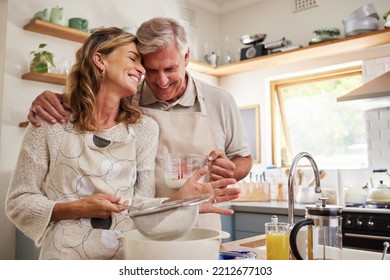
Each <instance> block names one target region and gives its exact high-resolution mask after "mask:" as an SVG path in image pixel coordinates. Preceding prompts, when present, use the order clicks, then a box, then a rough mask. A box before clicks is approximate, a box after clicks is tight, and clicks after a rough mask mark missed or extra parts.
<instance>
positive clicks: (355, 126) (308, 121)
mask: <svg viewBox="0 0 390 280" xmlns="http://www.w3.org/2000/svg"><path fill="white" fill-rule="evenodd" d="M360 85H362V75H361V70H360V67H359V68H356V69H353V71H351V70H350V69H349V70H348V71H345V70H344V71H343V70H339V71H336V72H332V73H326V74H325V73H322V74H316V75H314V76H313V75H312V76H310V77H309V76H308V77H300V78H299V79H294V80H290V81H278V82H275V83H274V86H273V88H274V92H273V94H274V95H275V96H274V100H275V102H273V104H274V106H275V107H274V108H273V112H274V118H273V130H274V136H275V137H274V143H273V144H274V153H276V155H275V156H274V161H276V162H274V163H275V164H277V165H282V166H283V165H289V164H291V162H292V160H293V157H294V156H295V155H296V154H298V153H299V152H303V151H305V152H308V153H310V154H311V155H313V157H314V158H315V160H316V162H317V164H318V165H319V166H321V168H335V169H336V168H362V167H367V165H368V156H367V144H366V139H367V138H366V128H365V121H364V111H362V110H358V109H354V108H352V107H350V106H348V104H346V103H343V102H337V98H338V97H340V96H342V95H344V94H347V93H348V92H350V91H352V90H353V89H355V88H357V87H359V86H360Z"/></svg>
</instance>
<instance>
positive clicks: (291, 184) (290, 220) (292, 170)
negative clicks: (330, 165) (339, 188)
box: [288, 152, 321, 227]
mask: <svg viewBox="0 0 390 280" xmlns="http://www.w3.org/2000/svg"><path fill="white" fill-rule="evenodd" d="M303 157H305V158H307V159H308V160H309V162H310V164H311V166H312V168H313V171H314V178H315V182H316V186H315V189H314V191H315V192H316V193H320V192H321V186H320V176H319V172H318V167H317V164H316V162H315V161H314V159H313V157H312V156H311V155H310V154H309V153H306V152H301V153H299V154H297V155H296V156H295V158H294V160H293V162H292V164H291V168H290V173H289V175H288V223H289V224H290V227H292V226H294V174H295V169H296V168H297V166H298V162H299V161H300V160H301V158H303Z"/></svg>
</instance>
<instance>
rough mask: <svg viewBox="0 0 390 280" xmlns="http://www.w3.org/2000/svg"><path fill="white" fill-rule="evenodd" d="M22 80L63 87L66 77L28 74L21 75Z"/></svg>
mask: <svg viewBox="0 0 390 280" xmlns="http://www.w3.org/2000/svg"><path fill="white" fill-rule="evenodd" d="M22 79H23V80H30V81H37V82H44V83H49V84H55V85H62V86H63V85H65V84H66V79H67V76H64V75H59V74H53V73H38V72H28V73H26V74H23V75H22Z"/></svg>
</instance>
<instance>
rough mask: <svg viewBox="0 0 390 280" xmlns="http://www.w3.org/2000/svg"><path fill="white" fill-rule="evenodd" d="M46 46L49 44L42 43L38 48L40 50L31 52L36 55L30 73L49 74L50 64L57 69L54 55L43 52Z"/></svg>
mask: <svg viewBox="0 0 390 280" xmlns="http://www.w3.org/2000/svg"><path fill="white" fill-rule="evenodd" d="M46 46H47V44H44V43H41V44H39V46H38V50H36V51H32V52H30V54H33V55H34V57H33V59H32V61H31V63H30V71H32V72H39V73H47V72H48V70H49V64H50V65H51V66H53V67H55V65H54V62H53V56H54V55H53V54H52V53H51V52H48V51H44V50H43V48H44V47H46Z"/></svg>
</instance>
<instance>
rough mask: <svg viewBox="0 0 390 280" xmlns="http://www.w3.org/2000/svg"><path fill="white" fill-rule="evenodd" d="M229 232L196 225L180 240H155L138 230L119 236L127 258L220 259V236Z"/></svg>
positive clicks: (226, 236)
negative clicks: (196, 226)
mask: <svg viewBox="0 0 390 280" xmlns="http://www.w3.org/2000/svg"><path fill="white" fill-rule="evenodd" d="M229 236H230V234H229V233H228V232H224V231H217V230H211V229H204V228H193V229H191V230H190V231H189V232H187V233H186V234H185V235H184V236H182V237H181V238H179V239H175V240H172V241H156V240H151V239H149V238H147V237H145V236H143V235H142V234H141V233H140V232H139V231H138V230H132V231H128V232H126V233H123V234H122V235H120V236H119V237H118V240H119V241H120V242H121V243H122V244H123V246H124V254H125V259H127V260H218V257H219V250H220V245H221V239H224V238H229Z"/></svg>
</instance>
